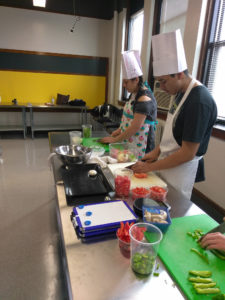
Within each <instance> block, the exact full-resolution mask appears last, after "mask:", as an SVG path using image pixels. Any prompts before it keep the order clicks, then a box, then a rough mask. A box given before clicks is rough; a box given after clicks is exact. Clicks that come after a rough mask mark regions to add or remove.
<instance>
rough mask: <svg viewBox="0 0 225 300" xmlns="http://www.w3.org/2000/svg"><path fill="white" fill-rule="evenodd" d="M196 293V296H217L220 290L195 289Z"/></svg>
mask: <svg viewBox="0 0 225 300" xmlns="http://www.w3.org/2000/svg"><path fill="white" fill-rule="evenodd" d="M196 292H197V293H198V294H217V293H220V289H219V288H208V289H199V288H197V289H196Z"/></svg>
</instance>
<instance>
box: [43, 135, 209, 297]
mask: <svg viewBox="0 0 225 300" xmlns="http://www.w3.org/2000/svg"><path fill="white" fill-rule="evenodd" d="M49 137H50V139H51V138H52V140H53V136H51V134H50V135H49ZM59 166H60V162H59V160H58V158H57V157H54V158H53V170H54V175H55V180H56V182H57V181H58V180H60V176H59V174H58V168H59ZM106 173H107V174H106V175H107V176H110V173H109V172H108V171H106ZM56 191H57V201H58V208H59V209H58V224H59V229H60V233H61V240H62V251H63V264H64V271H65V274H66V279H67V285H68V290H69V295H70V299H77V300H86V299H88V300H89V299H91V300H119V299H121V300H122V299H123V300H125V299H127V300H128V299H129V300H139V299H140V300H143V299H150V298H151V299H176V300H179V299H185V297H184V296H183V295H182V293H181V292H180V290H179V288H178V287H177V286H176V284H175V283H174V282H173V280H172V279H171V277H170V275H169V274H168V273H167V271H166V269H165V268H164V266H163V265H162V263H161V262H160V260H159V259H158V263H159V266H160V267H159V269H158V270H157V272H159V273H160V275H159V277H154V276H151V277H147V278H144V279H141V278H138V277H137V276H136V275H135V274H134V273H133V271H132V270H131V267H130V262H129V259H127V258H125V257H123V256H122V254H121V253H120V250H119V247H118V242H117V240H116V239H112V240H108V241H102V242H97V243H92V244H83V243H81V241H80V240H78V239H77V237H76V234H75V231H74V228H73V226H72V223H71V221H70V215H71V212H72V207H68V206H67V203H66V197H65V192H64V186H63V185H62V184H61V183H59V184H56ZM168 203H169V204H170V205H171V207H172V209H171V217H181V216H184V215H194V214H201V213H203V211H202V210H200V209H199V208H198V207H197V206H196V205H194V204H192V203H191V202H184V201H183V200H182V199H181V198H180V195H179V194H178V193H177V192H176V191H174V190H173V189H172V188H169V193H168Z"/></svg>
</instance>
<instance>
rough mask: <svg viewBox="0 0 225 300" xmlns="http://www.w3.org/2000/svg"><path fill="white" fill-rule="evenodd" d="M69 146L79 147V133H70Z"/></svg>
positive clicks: (80, 139)
mask: <svg viewBox="0 0 225 300" xmlns="http://www.w3.org/2000/svg"><path fill="white" fill-rule="evenodd" d="M69 135H70V144H71V145H80V144H81V142H82V137H81V131H70V132H69Z"/></svg>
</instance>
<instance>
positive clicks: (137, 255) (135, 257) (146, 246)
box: [129, 223, 163, 275]
mask: <svg viewBox="0 0 225 300" xmlns="http://www.w3.org/2000/svg"><path fill="white" fill-rule="evenodd" d="M129 234H130V243H131V268H132V269H133V271H134V272H135V273H138V274H141V275H150V274H152V272H153V270H154V266H155V260H156V257H157V253H158V248H159V244H160V242H161V240H162V237H163V234H162V232H161V230H160V229H159V228H157V227H156V226H154V225H151V224H148V223H136V224H134V225H132V226H131V228H130V230H129Z"/></svg>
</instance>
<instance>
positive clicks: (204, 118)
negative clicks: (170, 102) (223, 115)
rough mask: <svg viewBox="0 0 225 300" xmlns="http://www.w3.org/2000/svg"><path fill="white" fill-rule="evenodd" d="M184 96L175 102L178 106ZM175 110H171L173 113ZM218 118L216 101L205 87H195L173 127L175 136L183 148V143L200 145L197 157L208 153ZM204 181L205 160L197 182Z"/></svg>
mask: <svg viewBox="0 0 225 300" xmlns="http://www.w3.org/2000/svg"><path fill="white" fill-rule="evenodd" d="M182 96H183V94H179V95H178V96H177V98H176V100H175V103H176V105H178V104H179V102H180V101H181V98H182ZM172 110H173V109H171V111H172ZM216 118H217V107H216V103H215V101H214V99H213V98H212V96H211V95H210V93H209V91H208V90H207V88H206V87H205V86H204V85H199V86H196V87H194V88H193V89H192V90H191V92H190V93H189V95H188V97H187V99H186V101H185V102H184V104H183V105H182V106H181V109H180V112H179V113H178V115H177V118H176V120H175V123H174V127H173V135H174V138H175V140H176V141H177V143H178V144H179V145H180V146H181V143H182V141H187V142H193V143H200V145H199V149H198V151H197V154H196V155H197V156H201V155H204V154H205V153H206V151H207V148H208V144H209V139H210V136H211V132H212V128H213V125H214V123H215V121H216ZM203 179H204V166H203V160H200V162H199V168H198V172H197V177H196V181H201V180H203Z"/></svg>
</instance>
